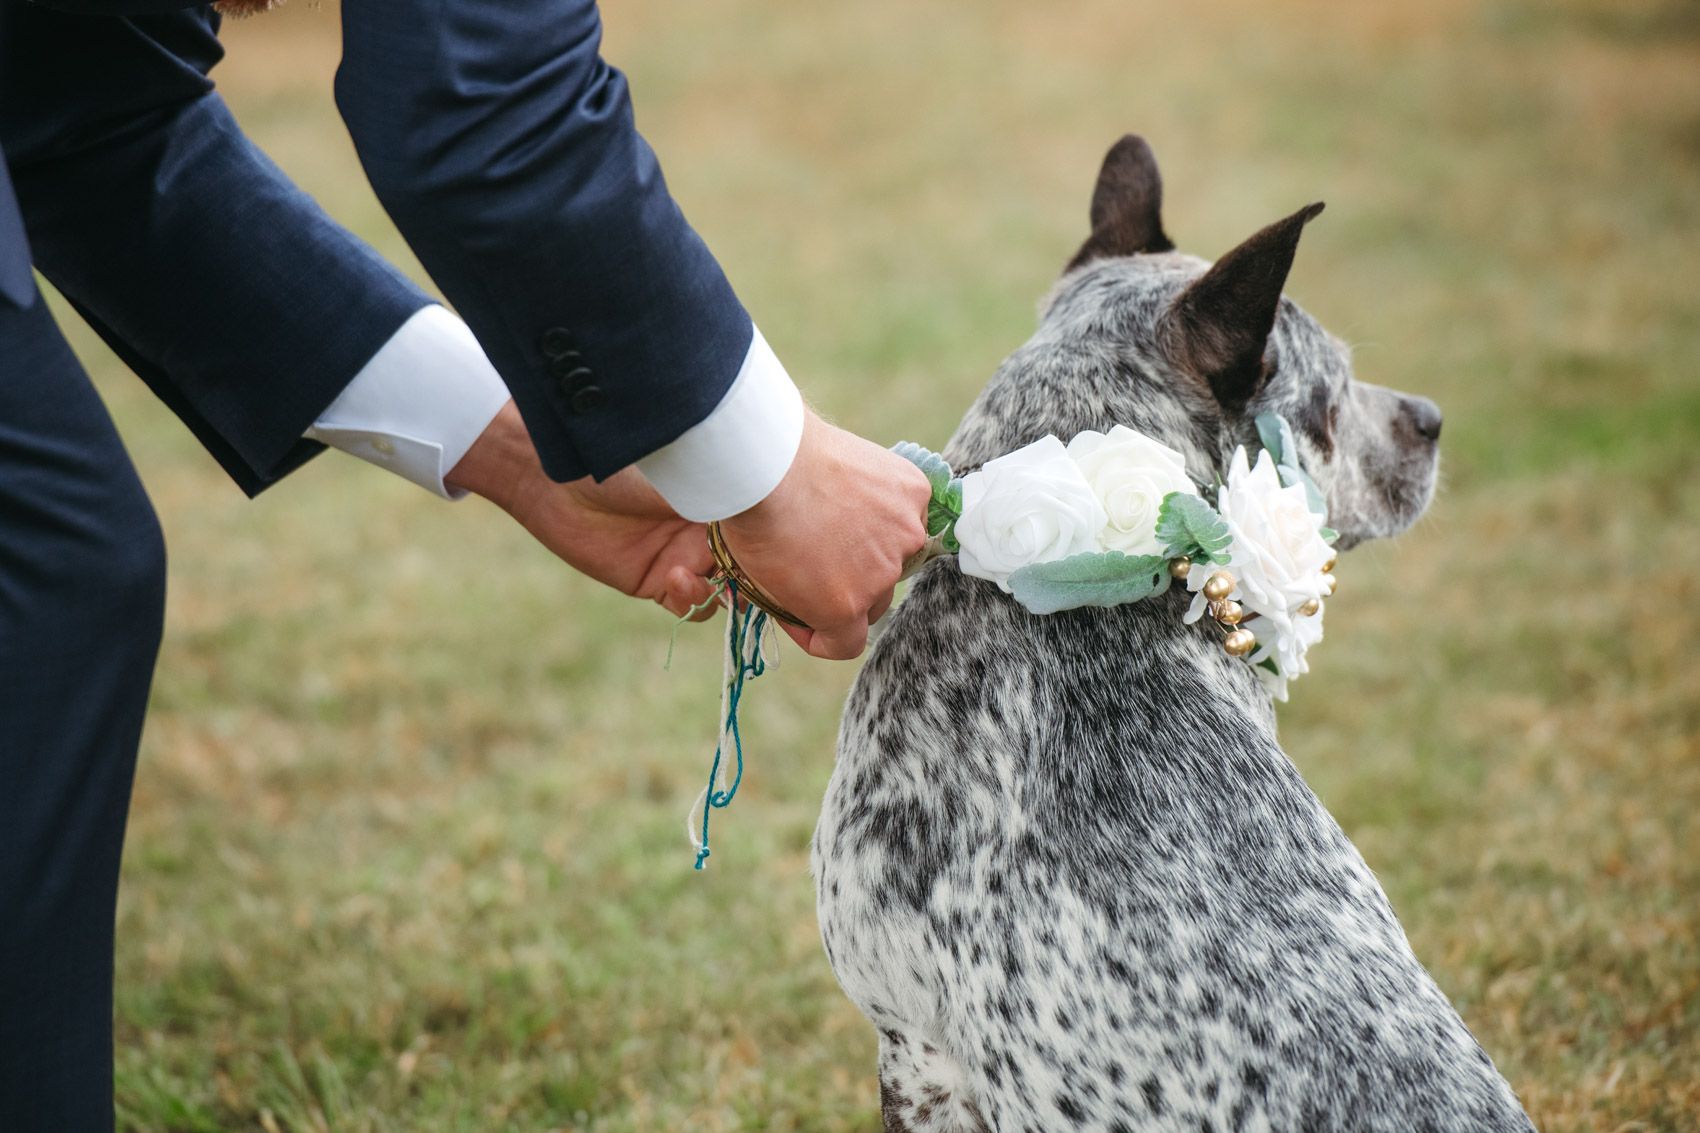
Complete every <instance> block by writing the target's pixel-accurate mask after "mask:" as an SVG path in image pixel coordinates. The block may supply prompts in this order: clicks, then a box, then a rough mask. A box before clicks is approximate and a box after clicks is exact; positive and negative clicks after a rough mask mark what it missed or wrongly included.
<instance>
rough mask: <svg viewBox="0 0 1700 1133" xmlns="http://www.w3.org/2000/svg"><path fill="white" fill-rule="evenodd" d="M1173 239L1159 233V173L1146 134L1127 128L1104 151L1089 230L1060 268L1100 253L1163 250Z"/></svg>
mask: <svg viewBox="0 0 1700 1133" xmlns="http://www.w3.org/2000/svg"><path fill="white" fill-rule="evenodd" d="M1174 246H1175V245H1174V242H1173V241H1171V240H1170V239H1169V238H1168V236H1166V235H1164V233H1163V178H1162V177H1161V176H1159V175H1158V173H1157V157H1156V155H1155V154H1153V153H1152V152H1151V147H1150V146H1148V145H1146V144H1145V139H1144V138H1142V137H1140V136H1139V135H1138V134H1128V135H1126V136H1125V137H1123V138H1122V140H1121V141H1119V142H1117V143H1116V144H1115V145H1113V146H1111V147H1110V152H1109V153H1107V154H1105V155H1104V168H1103V169H1101V170H1099V172H1098V187H1097V188H1095V189H1093V190H1092V235H1090V236H1088V237H1087V238H1086V243H1084V244H1082V245H1081V246H1080V251H1078V252H1076V253H1075V254H1074V259H1072V260H1070V261H1069V264H1068V267H1066V268H1064V269H1063V271H1064V272H1065V273H1067V272H1071V271H1073V270H1074V269H1075V268H1077V267H1079V266H1080V265H1081V264H1084V263H1086V262H1088V261H1090V260H1096V259H1100V258H1102V257H1104V256H1132V255H1136V254H1137V253H1139V252H1167V251H1171V250H1172V249H1173V248H1174Z"/></svg>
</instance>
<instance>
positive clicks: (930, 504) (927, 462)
mask: <svg viewBox="0 0 1700 1133" xmlns="http://www.w3.org/2000/svg"><path fill="white" fill-rule="evenodd" d="M891 451H892V452H894V453H896V454H897V455H898V456H901V457H902V458H903V459H904V460H907V461H908V462H909V463H911V464H913V465H914V466H915V467H916V468H919V469H920V470H921V471H922V473H924V474H925V475H926V477H927V483H928V484H930V485H932V489H933V498H932V499H930V500H928V501H927V534H928V535H942V536H944V545H945V549H946V550H948V551H952V552H954V551H956V550H957V549H958V548H957V544H956V533H955V532H954V531H952V530H951V528H952V525H953V524H955V523H956V521H957V519H958V518H960V517H961V515H962V478H961V477H959V476H952V475H951V473H950V463H949V462H948V461H947V460H945V458H944V457H942V456H940V455H939V454H938V453H936V452H932V451H931V450H929V449H924V448H922V447H921V446H920V445H918V444H916V443H915V442H913V441H899V442H898V443H897V444H895V445H892V446H891Z"/></svg>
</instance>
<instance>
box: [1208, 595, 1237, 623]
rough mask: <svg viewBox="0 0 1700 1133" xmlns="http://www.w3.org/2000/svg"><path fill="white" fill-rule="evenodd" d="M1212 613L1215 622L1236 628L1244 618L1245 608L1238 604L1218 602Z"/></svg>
mask: <svg viewBox="0 0 1700 1133" xmlns="http://www.w3.org/2000/svg"><path fill="white" fill-rule="evenodd" d="M1212 612H1213V613H1214V615H1215V617H1216V620H1217V621H1219V622H1221V623H1222V624H1223V625H1225V626H1237V625H1239V624H1240V619H1241V618H1243V617H1245V608H1244V607H1243V606H1241V605H1240V604H1239V603H1238V602H1225V601H1224V602H1218V603H1216V608H1215V610H1214V611H1212Z"/></svg>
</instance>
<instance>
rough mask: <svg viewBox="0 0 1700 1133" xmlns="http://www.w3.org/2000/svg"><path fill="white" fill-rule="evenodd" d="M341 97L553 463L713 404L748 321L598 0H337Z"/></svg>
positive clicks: (573, 463)
mask: <svg viewBox="0 0 1700 1133" xmlns="http://www.w3.org/2000/svg"><path fill="white" fill-rule="evenodd" d="M342 20H343V49H344V55H343V60H342V65H341V68H340V69H339V71H338V73H337V83H336V93H337V103H338V106H339V108H340V109H341V112H342V115H343V119H344V121H345V122H346V123H347V125H348V129H349V132H350V134H351V136H352V137H353V139H354V144H355V148H356V150H357V151H358V152H359V155H360V159H361V161H362V163H363V164H364V166H365V169H366V173H367V175H368V177H369V178H370V180H371V182H372V185H373V187H374V189H375V190H376V191H377V194H378V197H379V199H380V200H381V201H382V202H383V203H384V206H385V207H386V208H387V209H388V210H389V212H390V215H391V216H392V217H393V218H394V219H395V222H396V224H397V226H398V227H399V228H400V229H401V231H402V233H403V235H404V236H406V238H407V240H408V242H409V243H410V244H411V245H412V246H413V249H414V251H415V252H416V253H417V254H418V256H419V258H420V260H421V262H423V263H424V265H425V267H426V269H427V270H428V271H430V273H431V275H432V277H433V279H434V280H435V281H436V283H437V285H438V286H439V287H440V288H441V289H442V291H443V293H444V294H445V295H446V296H447V297H448V298H449V299H450V300H451V301H452V302H453V303H454V305H455V307H456V309H457V310H458V311H459V312H460V314H461V316H462V317H463V318H464V319H465V320H466V321H467V323H468V324H470V325H471V327H472V329H473V331H474V332H475V333H476V334H477V335H478V338H479V341H480V342H481V343H482V344H483V346H484V348H485V350H486V352H487V353H488V354H489V356H490V359H491V361H492V362H493V363H494V364H495V366H496V369H497V370H498V371H499V372H500V373H501V375H502V377H503V378H504V379H505V380H506V381H507V383H508V386H509V388H510V389H511V390H512V391H513V395H514V399H515V401H516V402H517V403H518V405H519V408H520V410H521V412H522V413H523V414H524V416H525V419H526V422H527V425H528V426H529V428H530V430H531V433H532V437H533V439H534V441H535V442H536V444H537V448H538V451H539V452H540V454H541V455H542V457H543V461H544V465H545V467H546V468H547V469H548V470H549V472H550V473H551V474H552V475H553V476H554V477H555V478H557V479H569V478H572V477H575V476H581V475H584V474H586V473H591V474H594V475H596V476H598V477H601V476H606V475H609V474H611V473H613V472H615V471H617V470H619V469H620V468H622V467H624V466H625V465H628V464H630V463H632V462H633V461H635V460H637V459H639V458H640V457H644V456H647V455H649V454H650V453H653V452H655V451H656V450H657V449H659V448H661V447H662V446H664V445H666V444H668V443H669V442H671V441H673V440H674V439H676V438H677V437H679V436H680V435H681V434H682V433H684V432H685V431H686V430H687V429H689V428H691V427H692V426H693V425H695V424H697V423H698V422H700V421H702V420H703V419H704V418H705V417H707V416H708V415H709V413H710V412H711V411H712V410H713V409H714V408H715V406H716V405H718V404H719V403H720V401H721V399H722V397H723V396H725V394H726V392H727V390H728V389H729V388H730V387H731V385H732V383H733V380H734V379H735V378H736V377H737V375H738V372H739V367H740V365H741V364H742V363H743V360H744V358H745V355H746V353H747V352H748V351H749V349H750V346H751V343H752V326H751V323H750V319H749V316H748V315H747V314H746V313H745V312H744V310H743V307H742V306H741V305H740V304H739V302H738V299H737V297H736V296H735V295H734V294H733V292H732V288H731V286H730V285H729V284H728V283H727V281H726V278H725V276H724V275H723V274H722V272H721V270H720V268H719V266H718V265H717V264H716V262H715V260H714V258H713V256H712V255H711V254H710V253H709V251H708V249H707V248H706V247H705V246H704V245H703V242H702V241H701V240H700V239H699V238H698V237H697V235H696V233H695V232H694V231H693V230H692V229H691V227H690V225H689V224H687V223H686V221H685V218H684V217H683V215H681V213H680V211H679V208H678V206H677V205H675V204H674V202H673V200H672V198H671V197H670V196H669V194H668V192H667V187H666V183H665V182H664V181H663V179H662V176H661V169H660V167H659V165H658V164H657V162H656V158H655V155H654V153H653V152H651V150H650V148H649V146H648V145H647V144H645V142H644V140H643V139H642V138H641V137H640V136H639V135H638V133H637V130H636V128H635V125H634V123H633V118H632V106H631V99H630V97H629V95H628V92H627V88H626V80H625V77H624V76H623V75H621V73H620V72H619V71H617V70H615V69H614V68H612V67H610V66H608V65H607V64H606V63H605V62H604V61H603V60H602V58H601V56H600V54H599V47H600V42H601V21H600V18H599V16H598V13H597V9H596V5H595V3H593V2H592V0H526V2H524V3H491V2H490V0H344V3H343V6H342Z"/></svg>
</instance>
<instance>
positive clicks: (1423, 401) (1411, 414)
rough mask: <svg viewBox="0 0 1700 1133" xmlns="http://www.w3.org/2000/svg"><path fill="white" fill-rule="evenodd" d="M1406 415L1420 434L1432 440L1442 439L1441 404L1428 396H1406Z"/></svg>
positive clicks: (1412, 426)
mask: <svg viewBox="0 0 1700 1133" xmlns="http://www.w3.org/2000/svg"><path fill="white" fill-rule="evenodd" d="M1405 416H1406V418H1407V419H1408V420H1409V421H1410V422H1411V428H1413V429H1415V430H1416V431H1417V432H1418V433H1419V434H1421V435H1422V436H1425V437H1427V438H1428V439H1429V440H1431V441H1438V440H1440V424H1441V417H1440V406H1438V405H1436V404H1435V403H1434V402H1432V401H1430V400H1429V399H1428V398H1426V397H1406V398H1405Z"/></svg>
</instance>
